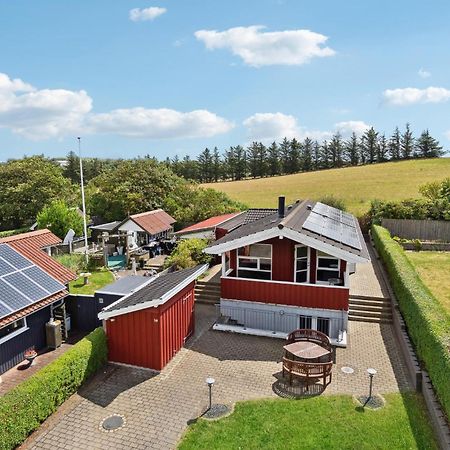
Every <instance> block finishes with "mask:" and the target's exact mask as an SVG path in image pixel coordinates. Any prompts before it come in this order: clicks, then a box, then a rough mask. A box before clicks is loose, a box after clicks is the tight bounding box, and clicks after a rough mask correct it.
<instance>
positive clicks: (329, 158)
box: [165, 124, 444, 183]
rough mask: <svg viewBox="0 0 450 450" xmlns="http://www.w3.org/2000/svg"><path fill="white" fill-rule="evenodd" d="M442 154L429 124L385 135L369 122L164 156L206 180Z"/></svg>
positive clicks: (169, 162)
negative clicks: (417, 131) (364, 126)
mask: <svg viewBox="0 0 450 450" xmlns="http://www.w3.org/2000/svg"><path fill="white" fill-rule="evenodd" d="M443 154H444V152H443V151H442V147H441V146H440V144H439V142H438V140H436V139H435V138H434V137H433V136H431V134H430V133H429V131H428V130H425V131H423V132H422V133H421V135H420V136H419V137H418V138H415V137H414V136H413V133H412V131H411V129H410V126H409V124H406V127H405V129H404V130H403V131H402V132H400V130H399V128H398V127H396V128H395V130H394V132H393V133H392V135H391V136H390V137H389V138H387V137H386V136H385V135H384V134H380V133H379V132H378V131H376V130H375V129H374V128H373V127H372V128H370V129H368V130H367V131H366V132H365V133H364V134H363V135H362V136H361V137H358V136H357V135H356V133H353V134H352V135H351V136H350V138H349V139H347V140H345V139H343V138H342V136H341V135H340V134H339V133H336V134H334V135H333V136H332V137H331V138H330V139H329V140H324V141H322V142H320V143H319V142H318V141H316V140H312V139H310V138H306V139H304V140H303V141H299V140H297V139H295V138H294V139H292V140H288V139H286V138H284V139H283V141H282V142H279V143H278V142H272V144H270V145H269V146H265V145H264V144H262V143H261V142H253V143H252V144H251V145H250V146H248V147H247V148H244V147H243V146H241V145H237V146H236V147H230V148H229V149H228V150H226V151H225V152H223V153H221V152H220V151H219V150H218V149H217V147H215V148H214V149H213V150H210V149H209V148H206V149H205V150H204V151H202V152H201V153H200V155H199V156H198V158H197V159H191V158H190V157H189V155H186V156H185V157H184V158H183V159H180V158H179V157H178V156H175V157H174V158H173V159H170V158H167V159H166V161H165V164H166V165H167V166H168V167H170V168H171V169H172V170H173V172H175V173H176V174H177V175H179V176H182V177H184V178H186V179H189V180H195V181H199V182H202V183H205V182H206V183H208V182H216V181H220V180H242V179H244V178H248V177H251V178H259V177H273V176H277V175H287V174H293V173H297V172H310V171H314V170H322V169H331V168H337V167H346V166H358V165H364V164H375V163H381V162H385V161H399V160H406V159H413V158H436V157H439V156H442V155H443Z"/></svg>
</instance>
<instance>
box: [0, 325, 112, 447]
mask: <svg viewBox="0 0 450 450" xmlns="http://www.w3.org/2000/svg"><path fill="white" fill-rule="evenodd" d="M107 353H108V350H107V343H106V336H105V333H104V331H103V329H102V328H97V329H96V330H94V331H93V332H92V333H90V334H89V335H88V336H86V337H85V338H84V339H82V340H81V341H80V342H78V343H77V344H75V345H74V346H73V347H72V348H71V349H70V350H68V351H67V352H66V353H64V354H63V355H61V356H60V357H59V358H57V359H55V360H54V361H53V362H52V363H50V364H49V365H47V366H46V367H44V368H42V369H41V370H39V371H38V372H36V373H35V374H34V375H33V376H31V377H30V378H28V379H27V380H25V381H24V382H23V383H21V384H20V385H18V386H17V387H15V388H14V389H12V390H11V391H10V392H8V393H7V394H6V395H4V396H3V397H1V398H0V449H1V450H9V449H13V448H15V447H16V446H17V445H19V444H20V443H22V442H23V441H24V440H25V439H26V437H27V436H28V435H29V434H30V433H31V432H32V431H34V430H35V429H36V428H38V427H39V425H40V424H41V423H42V422H43V421H44V420H45V419H46V418H47V417H48V416H50V415H51V414H52V413H54V412H55V411H56V409H57V408H58V406H60V405H61V404H62V403H63V402H64V401H65V400H66V399H67V398H68V397H70V396H71V395H72V394H73V393H75V392H76V390H77V389H78V388H79V387H80V386H81V385H82V384H83V382H84V381H85V380H86V379H87V378H88V377H89V376H90V375H92V374H93V373H95V372H96V371H97V370H98V369H99V368H100V367H101V366H103V364H105V362H106V360H107Z"/></svg>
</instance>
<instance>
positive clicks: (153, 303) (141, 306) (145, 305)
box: [98, 264, 208, 320]
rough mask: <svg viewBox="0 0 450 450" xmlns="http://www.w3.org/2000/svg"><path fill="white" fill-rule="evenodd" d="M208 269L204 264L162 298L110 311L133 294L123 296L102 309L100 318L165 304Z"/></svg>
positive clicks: (103, 318) (108, 317)
mask: <svg viewBox="0 0 450 450" xmlns="http://www.w3.org/2000/svg"><path fill="white" fill-rule="evenodd" d="M207 269H208V264H204V265H203V266H201V267H199V269H198V270H196V271H195V272H194V273H193V274H192V275H191V276H189V277H187V278H186V279H185V280H183V281H182V282H181V283H179V284H177V285H176V286H175V287H174V288H173V289H171V290H170V291H167V292H166V293H165V294H164V295H162V296H161V297H160V298H157V299H154V300H151V301H149V302H143V303H139V304H137V305H132V306H128V307H126V308H121V309H117V310H114V311H109V309H110V308H111V307H112V306H114V305H116V304H117V303H120V302H122V301H123V300H124V299H125V298H126V297H129V296H130V295H131V294H128V295H126V296H125V297H122V298H121V299H120V300H118V301H117V302H114V303H112V304H111V305H109V306H108V307H107V308H105V309H104V310H103V311H100V312H99V314H98V318H99V319H100V320H106V319H110V318H111V317H115V316H121V315H123V314H128V313H131V312H136V311H141V310H143V309H148V308H156V307H157V306H160V305H163V304H164V303H166V302H167V301H168V300H170V299H171V298H172V297H173V296H174V295H176V294H178V292H180V291H182V290H183V289H184V288H185V287H186V286H188V285H189V284H190V283H192V282H193V281H194V280H196V279H197V278H198V277H199V276H200V275H201V274H202V273H204V272H205V271H206V270H207ZM156 278H157V277H154V278H152V279H151V281H153V280H154V279H156ZM147 284H149V283H146V284H145V285H143V286H141V287H140V288H139V289H141V288H142V287H144V286H147Z"/></svg>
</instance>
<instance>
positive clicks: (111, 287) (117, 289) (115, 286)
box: [97, 275, 149, 295]
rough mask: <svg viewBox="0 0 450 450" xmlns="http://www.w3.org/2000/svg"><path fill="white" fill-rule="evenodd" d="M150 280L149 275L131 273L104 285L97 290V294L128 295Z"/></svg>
mask: <svg viewBox="0 0 450 450" xmlns="http://www.w3.org/2000/svg"><path fill="white" fill-rule="evenodd" d="M148 282H149V278H148V277H144V276H142V275H129V276H127V277H122V278H119V279H118V280H117V281H114V282H113V283H111V284H108V285H107V286H104V287H102V288H101V289H99V290H98V291H97V294H122V295H126V294H129V293H130V292H132V291H134V290H135V289H137V288H138V287H140V286H142V285H143V284H145V283H148Z"/></svg>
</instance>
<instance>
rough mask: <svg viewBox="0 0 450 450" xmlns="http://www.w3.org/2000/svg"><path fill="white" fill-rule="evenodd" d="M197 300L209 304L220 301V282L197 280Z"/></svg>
mask: <svg viewBox="0 0 450 450" xmlns="http://www.w3.org/2000/svg"><path fill="white" fill-rule="evenodd" d="M195 301H196V302H197V303H203V304H207V305H215V304H216V303H219V302H220V283H214V282H211V281H197V284H196V286H195Z"/></svg>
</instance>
